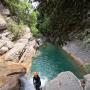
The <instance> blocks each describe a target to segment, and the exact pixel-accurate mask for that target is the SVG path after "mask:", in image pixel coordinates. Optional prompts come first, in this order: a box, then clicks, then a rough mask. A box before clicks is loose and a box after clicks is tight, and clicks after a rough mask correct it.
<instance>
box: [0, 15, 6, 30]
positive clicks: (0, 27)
mask: <svg viewBox="0 0 90 90" xmlns="http://www.w3.org/2000/svg"><path fill="white" fill-rule="evenodd" d="M6 27H7V23H6V21H5V20H4V18H3V17H2V16H1V15H0V31H1V30H3V29H6Z"/></svg>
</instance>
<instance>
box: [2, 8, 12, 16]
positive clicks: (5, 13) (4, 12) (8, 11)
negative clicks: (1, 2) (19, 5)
mask: <svg viewBox="0 0 90 90" xmlns="http://www.w3.org/2000/svg"><path fill="white" fill-rule="evenodd" d="M2 14H3V15H6V16H9V15H10V10H9V9H7V8H4V9H3V10H2Z"/></svg>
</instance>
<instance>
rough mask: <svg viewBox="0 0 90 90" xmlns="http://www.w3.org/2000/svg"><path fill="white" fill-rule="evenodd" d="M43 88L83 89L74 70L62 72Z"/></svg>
mask: <svg viewBox="0 0 90 90" xmlns="http://www.w3.org/2000/svg"><path fill="white" fill-rule="evenodd" d="M42 90H83V89H82V87H81V83H80V81H79V79H78V78H77V77H76V76H75V75H74V74H73V73H72V72H69V71H67V72H62V73H60V74H59V75H58V76H57V77H56V78H55V79H53V80H51V81H50V82H49V83H48V84H47V85H46V86H45V87H44V88H43V89H42Z"/></svg>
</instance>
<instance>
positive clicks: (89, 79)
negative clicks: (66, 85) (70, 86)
mask: <svg viewBox="0 0 90 90" xmlns="http://www.w3.org/2000/svg"><path fill="white" fill-rule="evenodd" d="M84 79H85V90H90V74H87V75H85V76H84Z"/></svg>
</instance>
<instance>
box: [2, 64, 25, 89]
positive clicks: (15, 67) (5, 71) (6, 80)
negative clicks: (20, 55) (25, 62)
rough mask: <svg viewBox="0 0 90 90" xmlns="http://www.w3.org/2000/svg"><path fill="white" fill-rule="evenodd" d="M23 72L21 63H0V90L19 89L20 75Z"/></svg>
mask: <svg viewBox="0 0 90 90" xmlns="http://www.w3.org/2000/svg"><path fill="white" fill-rule="evenodd" d="M25 73H26V71H25V69H24V67H23V66H22V65H19V64H15V63H7V64H6V63H0V90H19V88H20V86H19V78H20V75H22V74H25Z"/></svg>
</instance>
